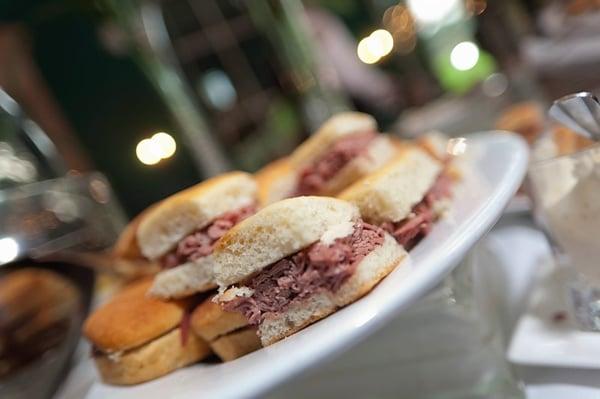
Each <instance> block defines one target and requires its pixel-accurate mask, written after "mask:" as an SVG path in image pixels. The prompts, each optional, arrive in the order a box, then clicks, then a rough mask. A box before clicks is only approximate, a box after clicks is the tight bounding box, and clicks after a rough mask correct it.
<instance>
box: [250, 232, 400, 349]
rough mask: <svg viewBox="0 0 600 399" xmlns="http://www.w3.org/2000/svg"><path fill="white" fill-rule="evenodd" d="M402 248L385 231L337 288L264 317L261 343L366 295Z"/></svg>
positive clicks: (393, 264) (397, 260)
mask: <svg viewBox="0 0 600 399" xmlns="http://www.w3.org/2000/svg"><path fill="white" fill-rule="evenodd" d="M405 256H406V251H405V250H404V249H403V248H402V247H401V246H399V245H398V244H397V243H396V241H395V240H394V239H393V238H392V237H391V236H390V235H388V234H386V235H385V241H384V243H383V244H382V245H381V246H379V247H377V248H376V249H375V250H373V251H372V252H371V253H370V254H369V255H367V256H366V257H365V258H364V259H363V260H362V261H361V262H360V263H359V265H358V267H357V268H356V271H355V272H354V274H353V275H352V277H350V279H349V280H348V281H346V282H345V283H344V284H343V285H342V286H341V287H340V289H339V290H338V291H337V292H335V293H333V292H320V293H316V294H314V295H312V296H310V297H309V298H307V299H305V300H303V301H301V302H297V303H294V304H293V305H292V306H290V307H289V308H288V309H287V311H285V312H283V313H281V314H278V315H276V316H271V317H266V318H265V320H263V322H262V323H261V324H260V325H259V327H258V331H259V336H260V340H261V343H262V345H263V346H267V345H271V344H273V343H275V342H277V341H279V340H281V339H283V338H285V337H287V336H289V335H292V334H293V333H295V332H297V331H299V330H301V329H303V328H304V327H306V326H308V325H310V324H312V323H314V322H316V321H318V320H320V319H323V318H325V317H327V316H328V315H330V314H332V313H334V312H335V311H336V310H337V309H339V308H341V307H344V306H346V305H348V304H350V303H352V302H354V301H356V300H358V299H360V298H361V297H363V296H364V295H365V294H367V293H368V292H369V291H371V290H372V289H373V287H375V285H377V283H379V281H381V280H382V279H383V278H384V277H385V276H387V275H388V274H389V273H390V272H391V271H392V270H394V269H395V268H396V266H398V265H399V264H400V262H401V261H402V260H403V259H404V257H405Z"/></svg>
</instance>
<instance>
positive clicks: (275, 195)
mask: <svg viewBox="0 0 600 399" xmlns="http://www.w3.org/2000/svg"><path fill="white" fill-rule="evenodd" d="M254 178H255V180H256V183H257V184H258V202H259V204H260V205H261V206H266V205H268V204H270V203H272V202H275V201H277V200H280V199H283V198H286V197H287V196H289V194H291V193H289V192H286V188H287V187H286V181H285V180H293V178H294V177H293V174H292V169H291V166H290V162H289V159H288V158H287V157H284V158H280V159H277V160H275V161H273V162H271V163H269V164H267V165H265V166H264V167H263V168H262V169H260V170H259V171H258V172H256V173H255V174H254ZM288 185H289V186H290V187H291V186H292V185H293V184H288ZM279 186H281V187H279Z"/></svg>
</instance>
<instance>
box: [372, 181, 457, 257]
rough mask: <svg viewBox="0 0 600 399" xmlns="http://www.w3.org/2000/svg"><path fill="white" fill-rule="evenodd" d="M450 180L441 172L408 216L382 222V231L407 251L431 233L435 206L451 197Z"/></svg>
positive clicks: (436, 215)
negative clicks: (394, 220) (398, 219)
mask: <svg viewBox="0 0 600 399" xmlns="http://www.w3.org/2000/svg"><path fill="white" fill-rule="evenodd" d="M451 186H452V179H451V178H450V177H449V176H448V175H447V174H446V173H444V172H442V173H441V174H440V175H439V176H438V178H437V179H436V181H435V182H434V183H433V186H431V188H430V189H429V191H428V192H427V194H425V197H423V199H422V200H421V202H419V203H418V204H416V205H415V206H414V207H413V208H412V211H411V213H410V215H409V216H408V217H407V218H405V219H403V220H401V221H399V222H384V223H382V224H381V225H380V227H381V228H382V229H384V230H385V231H387V232H388V233H390V234H391V235H392V236H393V237H394V238H395V239H396V241H398V243H399V244H400V245H402V246H403V247H404V248H405V249H406V250H407V251H408V250H410V249H412V248H413V247H414V246H415V245H417V244H418V242H419V241H420V240H421V239H422V238H423V237H425V236H426V235H427V234H429V232H430V231H431V227H432V226H433V223H434V222H435V221H436V219H437V218H438V216H439V212H437V211H436V209H435V206H436V204H438V203H439V201H440V200H443V199H445V198H449V197H450V196H451V191H450V190H451Z"/></svg>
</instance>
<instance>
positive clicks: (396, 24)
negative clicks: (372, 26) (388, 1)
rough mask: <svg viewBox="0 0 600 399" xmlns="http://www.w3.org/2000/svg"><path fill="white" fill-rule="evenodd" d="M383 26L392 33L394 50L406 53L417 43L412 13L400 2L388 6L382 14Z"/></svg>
mask: <svg viewBox="0 0 600 399" xmlns="http://www.w3.org/2000/svg"><path fill="white" fill-rule="evenodd" d="M383 26H385V28H386V29H387V30H388V31H389V32H390V33H391V34H392V37H393V41H394V51H396V52H397V53H399V54H408V53H410V52H411V51H413V50H414V49H415V47H416V44H417V34H416V29H415V21H414V19H413V17H412V14H411V13H410V11H409V10H408V8H406V6H403V5H401V4H397V5H395V6H392V7H389V8H388V9H387V10H386V11H385V12H384V14H383Z"/></svg>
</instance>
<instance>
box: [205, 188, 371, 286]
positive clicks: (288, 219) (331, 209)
mask: <svg viewBox="0 0 600 399" xmlns="http://www.w3.org/2000/svg"><path fill="white" fill-rule="evenodd" d="M358 217H359V214H358V209H357V208H356V207H355V206H354V205H352V204H350V203H348V202H345V201H341V200H339V199H335V198H329V197H296V198H289V199H285V200H282V201H279V202H276V203H274V204H271V205H269V206H267V207H265V208H263V209H261V210H260V211H258V212H257V213H256V214H254V215H253V216H250V217H249V218H247V219H245V220H244V221H242V222H241V223H238V224H237V225H236V226H234V227H233V228H232V229H231V230H229V231H228V232H227V233H226V234H225V235H224V236H223V237H222V238H221V239H220V240H219V241H218V242H217V244H216V246H215V250H214V252H213V258H214V260H215V263H216V264H215V269H214V270H215V278H216V282H217V284H219V285H220V286H221V287H226V286H229V285H231V284H234V283H237V282H239V281H242V280H244V279H245V278H247V277H249V276H251V275H253V274H254V273H256V272H258V271H260V270H261V269H263V268H264V267H266V266H268V265H270V264H271V263H274V262H276V261H278V260H280V259H283V258H285V257H286V256H288V255H291V254H293V253H296V252H298V251H300V250H301V249H303V248H306V247H308V246H309V245H311V244H312V243H314V242H316V241H319V239H320V238H321V236H322V235H323V233H325V231H327V230H328V229H329V228H330V227H332V226H335V225H338V224H340V223H347V222H350V221H354V220H357V219H358Z"/></svg>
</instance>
